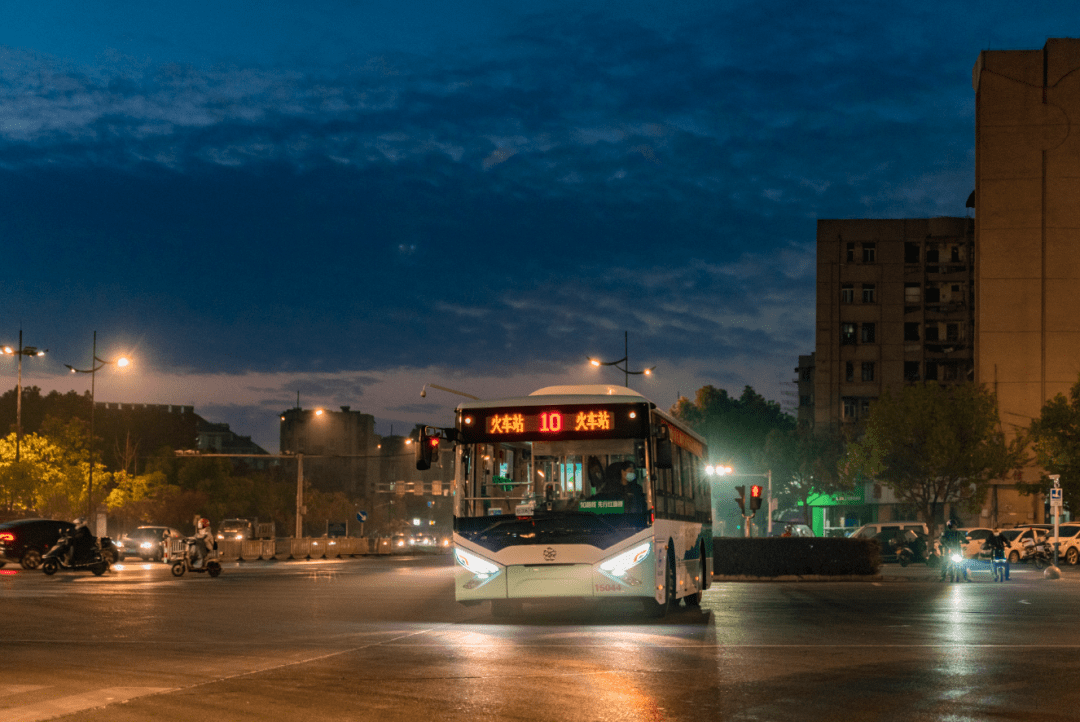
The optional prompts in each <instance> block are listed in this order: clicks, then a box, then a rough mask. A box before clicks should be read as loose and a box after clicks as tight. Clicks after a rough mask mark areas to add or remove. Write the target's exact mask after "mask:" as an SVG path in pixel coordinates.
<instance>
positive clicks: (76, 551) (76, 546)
mask: <svg viewBox="0 0 1080 722" xmlns="http://www.w3.org/2000/svg"><path fill="white" fill-rule="evenodd" d="M74 524H75V528H74V529H72V530H71V532H70V534H69V536H68V543H67V555H66V559H65V563H66V564H67V565H68V566H69V567H70V566H74V565H75V564H76V563H77V562H82V561H84V560H85V559H86V558H87V557H89V556H90V552H91V550H92V549H93V547H94V535H93V534H91V533H90V527H89V526H88V525H87V523H86V519H85V518H84V517H79V518H78V519H76V520H75V521H74Z"/></svg>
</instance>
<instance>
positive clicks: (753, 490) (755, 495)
mask: <svg viewBox="0 0 1080 722" xmlns="http://www.w3.org/2000/svg"><path fill="white" fill-rule="evenodd" d="M760 508H761V486H760V485H759V484H754V485H753V486H751V487H750V511H757V510H758V509H760Z"/></svg>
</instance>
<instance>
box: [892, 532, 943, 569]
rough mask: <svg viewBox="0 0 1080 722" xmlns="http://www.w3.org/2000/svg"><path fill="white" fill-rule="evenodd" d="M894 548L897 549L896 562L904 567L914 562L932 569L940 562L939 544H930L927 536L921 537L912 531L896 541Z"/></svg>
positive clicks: (894, 541)
mask: <svg viewBox="0 0 1080 722" xmlns="http://www.w3.org/2000/svg"><path fill="white" fill-rule="evenodd" d="M893 546H895V547H896V561H898V562H899V563H900V566H902V567H906V566H907V565H909V564H911V563H913V562H921V563H924V564H926V566H928V567H932V566H935V565H936V564H938V562H939V561H940V552H939V551H938V549H937V546H938V545H937V542H935V543H934V544H930V543H929V540H928V539H927V538H926V537H925V536H919V535H917V534H915V533H914V532H911V531H909V532H907V533H906V534H904V535H902V536H899V537H897V538H896V539H894V540H893Z"/></svg>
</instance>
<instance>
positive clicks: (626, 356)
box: [589, 331, 656, 388]
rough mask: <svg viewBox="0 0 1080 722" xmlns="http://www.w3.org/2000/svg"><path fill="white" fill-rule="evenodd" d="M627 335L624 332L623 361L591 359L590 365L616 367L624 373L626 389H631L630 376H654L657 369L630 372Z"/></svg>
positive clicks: (651, 367)
mask: <svg viewBox="0 0 1080 722" xmlns="http://www.w3.org/2000/svg"><path fill="white" fill-rule="evenodd" d="M627 335H628V334H627V332H626V331H623V357H622V358H621V359H619V360H618V361H601V360H600V359H595V358H590V359H589V363H591V364H592V365H593V366H614V367H615V368H616V369H618V370H619V371H622V372H623V376H624V378H625V382H626V387H627V388H629V387H630V374H634V375H635V376H652V372H653V370H654V369H655V368H656V367H655V366H650V367H649V368H647V369H642V370H641V371H631V370H630V362H629V361H628V359H629V357H630V352H629V351H628V350H627V349H628V348H629V341H628V339H627ZM619 364H622V366H619Z"/></svg>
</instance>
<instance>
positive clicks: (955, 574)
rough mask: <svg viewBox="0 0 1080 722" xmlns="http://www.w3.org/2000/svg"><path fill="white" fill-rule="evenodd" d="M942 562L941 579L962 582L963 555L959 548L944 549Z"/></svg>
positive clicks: (963, 577) (963, 578) (963, 579)
mask: <svg viewBox="0 0 1080 722" xmlns="http://www.w3.org/2000/svg"><path fill="white" fill-rule="evenodd" d="M944 564H945V569H944V572H943V573H942V576H941V578H942V581H946V582H962V581H965V580H966V579H965V576H964V555H963V554H962V553H961V552H960V551H959V550H956V549H950V550H946V552H945V561H944Z"/></svg>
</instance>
